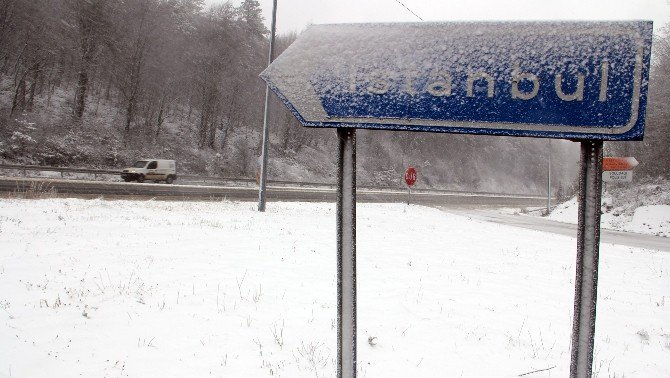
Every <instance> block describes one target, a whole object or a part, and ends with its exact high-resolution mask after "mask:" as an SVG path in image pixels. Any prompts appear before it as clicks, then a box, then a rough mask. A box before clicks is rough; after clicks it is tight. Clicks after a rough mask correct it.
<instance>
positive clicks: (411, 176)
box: [405, 167, 416, 186]
mask: <svg viewBox="0 0 670 378" xmlns="http://www.w3.org/2000/svg"><path fill="white" fill-rule="evenodd" d="M405 182H406V183H407V186H412V185H414V183H415V182H416V169H414V167H409V168H407V171H405Z"/></svg>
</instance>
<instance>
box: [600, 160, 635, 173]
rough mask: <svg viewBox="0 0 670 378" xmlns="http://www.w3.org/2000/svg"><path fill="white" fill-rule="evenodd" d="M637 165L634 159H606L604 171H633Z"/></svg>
mask: <svg viewBox="0 0 670 378" xmlns="http://www.w3.org/2000/svg"><path fill="white" fill-rule="evenodd" d="M637 164H638V162H637V159H635V158H634V157H604V158H603V171H631V170H633V168H635V167H637Z"/></svg>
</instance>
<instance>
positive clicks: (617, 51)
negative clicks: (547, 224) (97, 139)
mask: <svg viewBox="0 0 670 378" xmlns="http://www.w3.org/2000/svg"><path fill="white" fill-rule="evenodd" d="M651 38H652V22H651V21H634V22H472V23H471V22H465V23H409V24H345V25H315V26H312V27H310V28H309V29H307V30H306V31H305V32H304V33H303V34H301V35H300V37H299V38H298V39H297V40H296V42H295V43H293V44H292V45H291V46H290V47H289V48H288V49H287V50H286V51H285V52H284V53H283V54H282V55H280V56H279V57H278V58H277V59H276V60H275V61H274V63H272V65H270V66H269V67H268V68H267V69H266V70H265V71H264V72H263V73H261V77H262V78H263V79H264V80H265V81H266V82H267V83H268V85H269V86H270V88H271V89H272V90H273V91H274V92H275V93H276V94H277V95H278V96H279V97H280V98H281V99H282V100H283V101H284V103H285V104H286V106H287V107H288V108H289V109H291V111H292V112H293V113H294V114H295V116H296V117H297V118H298V119H299V120H300V122H301V123H302V124H303V125H305V126H312V127H356V128H369V129H393V130H413V131H429V132H449V133H468V134H490V135H511V136H533V137H546V138H565V139H577V140H641V139H642V137H643V134H644V117H645V109H646V104H647V87H648V78H649V59H650V55H651Z"/></svg>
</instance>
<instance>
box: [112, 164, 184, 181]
mask: <svg viewBox="0 0 670 378" xmlns="http://www.w3.org/2000/svg"><path fill="white" fill-rule="evenodd" d="M121 178H122V179H123V181H125V182H129V181H137V182H144V180H152V181H153V182H159V181H165V182H166V183H168V184H172V182H173V181H174V180H176V179H177V169H176V165H175V163H174V160H161V159H143V160H139V161H137V162H135V164H133V166H132V167H129V168H125V169H124V170H123V171H122V172H121Z"/></svg>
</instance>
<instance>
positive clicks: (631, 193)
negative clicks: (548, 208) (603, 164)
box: [548, 181, 670, 237]
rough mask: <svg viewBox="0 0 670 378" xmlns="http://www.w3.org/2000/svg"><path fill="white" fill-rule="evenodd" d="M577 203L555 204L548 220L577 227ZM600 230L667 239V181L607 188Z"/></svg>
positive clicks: (669, 225)
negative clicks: (605, 229)
mask: <svg viewBox="0 0 670 378" xmlns="http://www.w3.org/2000/svg"><path fill="white" fill-rule="evenodd" d="M577 209H578V204H577V199H576V198H573V199H571V200H569V201H567V202H564V203H562V204H559V205H558V206H556V208H555V209H554V210H553V211H552V212H551V214H550V215H549V217H548V218H549V219H551V220H555V221H559V222H565V223H577ZM600 225H601V227H602V228H607V229H611V230H618V231H628V232H637V233H641V234H649V235H657V236H665V237H670V181H656V182H646V183H641V184H635V185H634V184H622V185H617V186H614V185H611V186H610V187H609V188H607V190H606V191H605V192H604V193H603V197H602V215H601V219H600Z"/></svg>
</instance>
